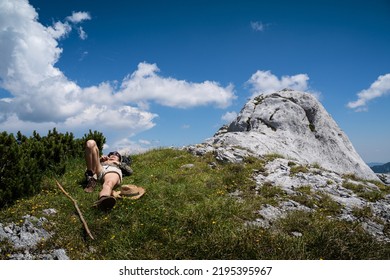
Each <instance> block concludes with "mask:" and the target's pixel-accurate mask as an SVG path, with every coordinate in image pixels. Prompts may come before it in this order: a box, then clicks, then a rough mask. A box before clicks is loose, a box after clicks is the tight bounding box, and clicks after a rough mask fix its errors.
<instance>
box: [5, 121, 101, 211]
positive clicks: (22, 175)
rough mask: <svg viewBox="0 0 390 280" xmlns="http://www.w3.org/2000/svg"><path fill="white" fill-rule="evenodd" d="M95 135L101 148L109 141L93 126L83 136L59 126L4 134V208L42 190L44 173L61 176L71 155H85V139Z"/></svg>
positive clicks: (92, 137)
mask: <svg viewBox="0 0 390 280" xmlns="http://www.w3.org/2000/svg"><path fill="white" fill-rule="evenodd" d="M88 139H94V140H95V141H96V143H97V144H98V146H99V148H100V150H102V149H103V145H104V143H105V141H106V139H105V137H104V136H103V134H102V133H100V132H97V131H94V132H92V131H91V130H90V131H89V133H88V134H85V135H84V137H83V138H81V139H75V138H74V136H73V134H72V133H68V132H67V133H65V134H63V133H59V132H58V131H57V130H56V129H55V128H54V129H53V130H52V131H51V130H50V131H49V132H48V134H47V136H43V137H42V136H40V135H39V134H38V133H37V132H36V131H34V132H33V134H32V136H30V137H26V136H24V135H22V133H21V132H18V133H17V135H16V137H15V136H14V135H13V134H12V133H11V134H8V133H7V132H2V133H1V134H0V208H2V207H4V206H6V205H10V204H11V203H13V202H14V201H15V200H17V199H19V198H22V197H26V196H30V195H32V194H36V193H38V192H39V191H40V188H41V186H40V185H41V181H42V178H43V176H45V175H52V176H61V175H63V174H64V173H65V166H66V162H67V160H68V159H70V158H78V157H82V156H83V155H84V145H85V141H86V140H88Z"/></svg>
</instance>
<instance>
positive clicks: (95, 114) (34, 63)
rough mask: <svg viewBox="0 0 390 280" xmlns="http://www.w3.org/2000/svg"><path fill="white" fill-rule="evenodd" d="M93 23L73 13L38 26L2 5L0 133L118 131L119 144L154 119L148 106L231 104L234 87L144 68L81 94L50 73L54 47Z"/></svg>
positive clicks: (13, 5) (8, 2) (27, 8)
mask: <svg viewBox="0 0 390 280" xmlns="http://www.w3.org/2000/svg"><path fill="white" fill-rule="evenodd" d="M89 19H91V16H90V15H89V13H86V12H73V13H72V15H71V16H69V17H67V18H66V19H65V20H64V22H56V23H54V24H53V25H52V26H48V27H46V26H44V25H42V24H41V23H40V22H39V21H38V14H37V12H36V11H35V9H34V8H33V7H32V6H31V5H29V3H28V1H27V0H1V1H0V61H1V63H0V88H2V89H4V90H6V91H7V92H8V93H9V94H10V96H7V98H2V99H0V126H1V127H2V129H4V130H8V131H17V130H21V131H31V129H32V128H34V129H37V130H38V131H39V130H40V129H43V130H46V131H47V130H48V129H51V128H53V127H57V128H59V129H62V130H65V131H66V130H71V131H81V132H82V133H83V132H85V130H87V129H89V128H93V129H97V130H100V131H102V132H103V133H106V132H108V131H110V132H114V131H115V132H116V135H117V136H116V137H117V138H118V139H122V138H125V137H128V136H131V135H134V134H135V133H138V132H140V131H143V130H147V129H150V128H152V127H153V126H154V125H155V123H154V120H155V119H156V118H157V117H158V116H157V115H156V114H154V113H152V112H149V105H148V103H149V102H157V103H159V104H161V105H165V106H171V107H179V108H189V107H193V106H201V105H214V106H217V107H227V106H228V105H230V103H231V101H232V99H234V98H235V95H234V92H233V86H231V85H229V86H227V87H225V88H224V87H221V86H220V85H219V84H218V83H216V82H212V81H205V82H203V83H192V82H188V81H184V80H177V79H174V78H170V77H168V78H166V77H162V76H161V75H159V74H158V72H159V69H158V67H157V65H156V64H149V63H146V62H142V63H140V64H139V65H138V68H137V69H136V70H135V71H134V72H133V73H132V74H130V75H128V76H127V77H125V78H124V79H123V81H122V82H120V83H119V84H118V85H117V84H115V82H112V83H111V82H109V81H108V82H102V83H101V84H98V85H94V86H90V87H80V86H79V85H78V84H77V83H76V82H74V81H71V80H69V79H68V78H67V77H66V76H65V75H64V73H63V72H62V71H61V70H60V69H59V68H58V67H56V63H57V62H58V60H59V59H60V56H61V54H62V51H63V50H62V49H61V48H60V46H59V43H58V42H59V40H60V39H64V38H66V37H67V35H68V34H69V33H70V32H71V31H72V29H73V28H76V29H77V30H78V31H79V34H80V36H81V37H82V38H84V39H85V38H86V34H85V32H84V31H83V29H82V28H81V27H78V26H75V25H76V24H80V23H82V22H83V21H85V20H89Z"/></svg>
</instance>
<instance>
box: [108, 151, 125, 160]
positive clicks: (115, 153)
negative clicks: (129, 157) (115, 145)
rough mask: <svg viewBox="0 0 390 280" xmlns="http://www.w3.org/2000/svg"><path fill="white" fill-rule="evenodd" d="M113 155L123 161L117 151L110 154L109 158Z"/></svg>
mask: <svg viewBox="0 0 390 280" xmlns="http://www.w3.org/2000/svg"><path fill="white" fill-rule="evenodd" d="M111 155H114V156H117V157H118V158H119V161H122V156H121V154H120V153H118V152H117V151H113V152H109V153H108V155H107V156H108V157H109V156H111Z"/></svg>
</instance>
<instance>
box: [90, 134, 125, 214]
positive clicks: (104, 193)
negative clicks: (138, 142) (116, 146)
mask: <svg viewBox="0 0 390 280" xmlns="http://www.w3.org/2000/svg"><path fill="white" fill-rule="evenodd" d="M121 160H122V156H121V155H120V154H119V153H118V152H111V153H109V154H108V155H107V156H101V157H99V148H98V146H97V144H96V142H95V141H94V140H88V141H87V143H86V146H85V161H86V164H87V171H86V172H85V176H86V179H87V186H86V188H85V189H84V190H85V191H86V192H93V190H94V189H95V187H96V184H97V181H101V182H102V184H103V188H102V190H101V191H100V193H99V199H98V200H97V201H96V202H95V206H96V207H98V208H99V209H101V210H105V211H107V210H111V209H112V208H113V207H114V205H115V203H116V199H115V197H113V196H112V190H113V189H114V188H115V186H117V185H119V184H120V183H121V181H122V170H121V169H120V164H121Z"/></svg>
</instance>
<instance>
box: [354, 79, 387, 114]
mask: <svg viewBox="0 0 390 280" xmlns="http://www.w3.org/2000/svg"><path fill="white" fill-rule="evenodd" d="M389 93H390V74H385V75H382V76H379V77H378V79H377V80H376V81H375V82H373V83H372V84H371V86H370V87H369V88H368V89H365V90H362V91H360V92H359V93H358V94H357V96H358V99H357V100H356V101H352V102H349V103H348V104H347V106H348V107H349V108H351V109H355V111H357V112H362V111H367V110H368V109H367V106H366V105H367V102H368V101H370V100H372V99H375V98H378V97H382V96H384V95H386V94H389Z"/></svg>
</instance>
